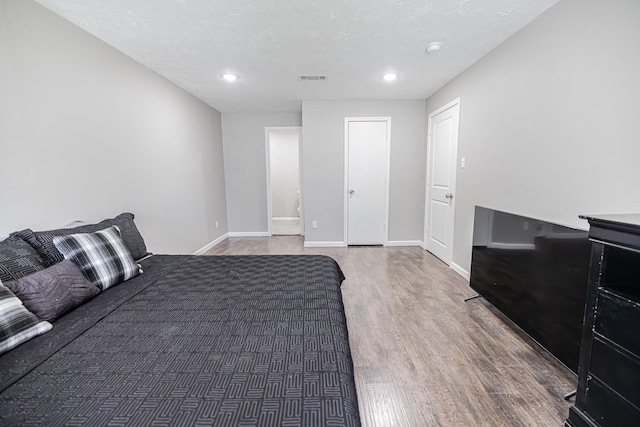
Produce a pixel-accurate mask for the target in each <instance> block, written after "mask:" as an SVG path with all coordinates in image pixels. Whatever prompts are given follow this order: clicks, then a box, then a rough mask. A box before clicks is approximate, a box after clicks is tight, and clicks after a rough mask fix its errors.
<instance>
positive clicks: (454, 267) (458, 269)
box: [449, 262, 471, 280]
mask: <svg viewBox="0 0 640 427" xmlns="http://www.w3.org/2000/svg"><path fill="white" fill-rule="evenodd" d="M449 267H451V269H452V270H453V271H455V272H456V273H458V274H459V275H461V276H462V277H464V278H465V279H467V280H469V279H470V278H471V273H469V272H468V271H467V270H465V269H464V268H462V267H460V266H459V265H458V264H456V263H455V262H452V263H451V265H450V266H449Z"/></svg>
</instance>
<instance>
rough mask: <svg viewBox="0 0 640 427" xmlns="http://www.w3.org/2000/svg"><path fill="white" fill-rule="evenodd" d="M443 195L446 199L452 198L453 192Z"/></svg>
mask: <svg viewBox="0 0 640 427" xmlns="http://www.w3.org/2000/svg"><path fill="white" fill-rule="evenodd" d="M444 197H446V198H447V199H453V193H449V194H445V195H444Z"/></svg>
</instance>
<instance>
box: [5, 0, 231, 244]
mask: <svg viewBox="0 0 640 427" xmlns="http://www.w3.org/2000/svg"><path fill="white" fill-rule="evenodd" d="M0 159H1V166H0V199H1V200H2V202H1V203H2V205H1V207H0V235H3V234H8V233H9V232H11V231H15V230H18V229H21V228H26V227H30V228H33V229H36V230H37V229H47V228H53V227H59V226H61V225H63V224H66V223H68V222H69V221H71V220H74V219H82V220H85V221H89V222H93V221H98V220H101V219H103V218H106V217H112V216H114V215H117V214H119V213H121V212H123V211H131V212H133V213H134V214H135V215H136V223H137V224H138V227H139V228H140V230H141V232H142V234H143V237H144V238H145V240H146V242H147V245H148V247H149V249H150V250H151V251H153V252H156V253H163V252H167V253H191V252H194V251H195V250H197V249H199V248H200V247H202V246H204V245H205V244H207V243H209V242H211V241H212V240H214V239H215V238H217V237H218V236H221V235H223V234H224V233H225V232H226V229H227V225H226V204H225V187H224V165H223V157H222V135H221V117H220V113H219V112H218V111H216V110H215V109H213V108H211V107H209V106H207V105H206V104H204V103H202V102H201V101H199V100H198V99H196V98H194V97H193V96H191V95H189V94H187V93H186V92H184V91H183V90H181V89H179V88H178V87H176V86H175V85H173V84H171V83H169V82H168V81H167V80H165V79H164V78H162V77H160V76H158V75H157V74H155V73H153V72H151V71H149V70H148V69H146V68H144V67H142V66H141V65H139V64H138V63H136V62H134V61H133V60H131V59H130V58H128V57H127V56H125V55H123V54H122V53H120V52H118V51H116V50H115V49H113V48H111V47H109V46H108V45H106V44H104V43H103V42H101V41H99V40H97V39H96V38H94V37H93V36H91V35H89V34H87V33H86V32H84V31H83V30H81V29H79V28H78V27H76V26H74V25H72V24H70V23H69V22H67V21H65V20H63V19H62V18H60V17H58V16H57V15H54V14H53V13H51V12H49V11H47V10H46V9H44V8H42V7H41V6H39V5H37V4H35V3H34V2H32V1H29V0H3V1H2V2H0ZM216 220H218V221H219V223H220V228H218V229H216V228H215V221H216Z"/></svg>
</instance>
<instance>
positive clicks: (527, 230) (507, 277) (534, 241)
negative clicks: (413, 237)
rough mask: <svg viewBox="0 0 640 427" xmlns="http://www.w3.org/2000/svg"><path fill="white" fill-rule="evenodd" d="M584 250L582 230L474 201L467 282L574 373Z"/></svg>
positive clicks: (587, 253)
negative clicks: (469, 271)
mask: <svg viewBox="0 0 640 427" xmlns="http://www.w3.org/2000/svg"><path fill="white" fill-rule="evenodd" d="M590 254H591V244H590V242H589V239H588V233H587V231H584V230H578V229H575V228H570V227H565V226H561V225H558V224H553V223H550V222H545V221H540V220H538V219H534V218H528V217H524V216H520V215H514V214H510V213H507V212H502V211H497V210H493V209H488V208H484V207H479V206H476V210H475V218H474V228H473V251H472V258H471V279H470V286H471V288H473V289H474V290H475V291H476V292H477V293H478V294H479V295H481V296H482V297H484V298H485V299H486V300H487V301H489V302H490V303H491V304H492V305H494V306H495V307H496V308H497V309H498V310H500V311H501V312H502V313H503V314H504V315H506V316H507V317H508V318H509V319H511V320H512V321H513V322H514V323H515V324H516V325H518V326H519V327H520V328H521V329H522V330H523V331H524V332H526V333H527V334H528V335H529V336H530V337H531V338H533V339H534V340H535V341H537V342H538V343H539V344H540V345H542V346H543V347H544V348H545V349H546V350H548V351H549V352H550V353H551V354H552V355H554V356H555V357H556V358H557V359H558V360H560V362H562V363H563V364H564V365H566V366H567V367H568V368H569V369H571V370H572V371H574V372H576V373H577V372H578V359H579V356H580V340H581V337H582V322H583V317H584V307H585V301H586V292H587V281H588V277H589V262H590Z"/></svg>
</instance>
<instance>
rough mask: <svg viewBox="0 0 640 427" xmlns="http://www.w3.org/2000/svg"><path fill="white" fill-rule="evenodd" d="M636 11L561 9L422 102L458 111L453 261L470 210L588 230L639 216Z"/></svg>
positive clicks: (620, 4) (628, 5)
mask: <svg viewBox="0 0 640 427" xmlns="http://www.w3.org/2000/svg"><path fill="white" fill-rule="evenodd" d="M639 17H640V2H638V1H637V0H626V1H625V0H615V1H606V2H605V1H601V0H562V1H560V2H559V3H558V4H557V5H556V6H554V7H552V8H551V9H549V10H548V11H547V12H546V13H544V14H543V15H542V16H540V17H539V18H538V19H536V20H535V21H533V22H532V23H531V24H530V25H528V26H527V27H525V28H524V29H523V30H522V31H520V32H518V33H517V34H515V35H514V36H513V37H511V38H510V39H509V40H508V41H507V42H505V43H504V44H502V45H501V46H499V47H498V48H497V49H495V50H494V51H492V52H491V53H490V54H488V55H487V56H485V57H484V58H483V59H481V60H480V61H478V62H477V63H476V64H474V65H473V66H472V67H471V68H469V69H468V70H467V71H465V72H464V73H463V74H461V75H460V76H458V77H457V78H456V79H455V80H453V81H452V82H450V83H449V84H447V85H446V86H445V87H444V88H442V89H441V90H440V91H438V92H437V93H436V94H434V95H433V96H431V97H430V98H429V99H428V100H427V112H431V111H433V110H435V109H437V108H438V107H440V106H442V105H444V104H446V103H447V102H449V101H451V100H453V99H454V98H456V97H460V98H461V104H460V142H459V150H458V156H464V157H466V168H465V169H458V178H457V194H456V196H457V197H456V217H455V230H454V233H455V236H454V251H453V262H454V263H455V264H457V265H458V266H460V267H462V268H463V269H466V270H467V271H469V268H470V264H471V242H472V228H473V212H474V206H475V205H483V206H488V207H491V208H496V209H500V210H505V211H509V212H513V213H516V214H520V215H524V216H530V217H535V218H540V219H543V220H547V221H551V222H556V223H560V224H564V225H569V226H574V227H579V228H583V229H586V228H587V223H586V222H585V221H582V220H580V219H578V215H579V214H585V213H607V212H608V213H616V212H638V211H640V197H639V193H638V184H639V183H640V167H639V166H638V159H640V140H639V139H638V138H639V135H640V120H639V118H638V114H639V113H640V109H639V108H638V99H640V78H639V76H640V49H639V48H638V43H639V42H640V25H638V18H639Z"/></svg>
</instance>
